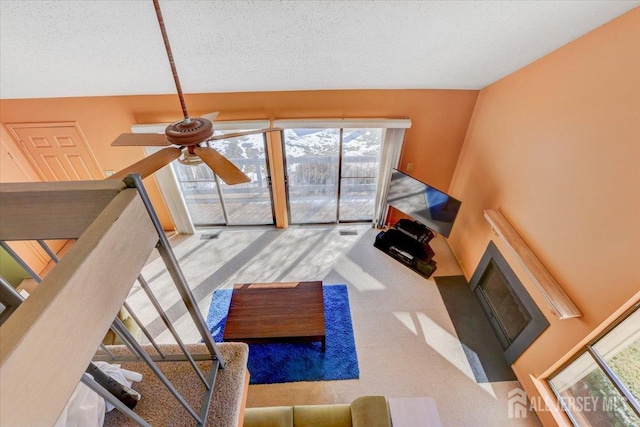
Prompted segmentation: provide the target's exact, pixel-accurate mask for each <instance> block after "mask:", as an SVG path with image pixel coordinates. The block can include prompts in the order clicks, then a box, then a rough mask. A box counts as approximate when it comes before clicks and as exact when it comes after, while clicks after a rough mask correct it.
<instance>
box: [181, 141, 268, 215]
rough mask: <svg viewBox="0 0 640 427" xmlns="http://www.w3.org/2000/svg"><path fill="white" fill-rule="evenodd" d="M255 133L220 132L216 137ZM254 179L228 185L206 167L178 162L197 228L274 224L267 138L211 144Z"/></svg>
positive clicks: (182, 187)
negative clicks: (231, 133) (228, 134)
mask: <svg viewBox="0 0 640 427" xmlns="http://www.w3.org/2000/svg"><path fill="white" fill-rule="evenodd" d="M242 130H251V129H235V130H226V131H216V132H215V135H222V134H225V133H230V132H238V131H242ZM209 146H210V147H212V148H215V149H216V150H218V151H219V152H220V153H221V154H223V155H224V156H225V157H226V158H228V159H229V160H231V162H232V163H233V164H235V165H236V166H238V167H239V168H240V169H241V170H242V171H243V172H244V173H245V174H247V175H248V176H249V177H250V178H251V182H248V183H246V184H239V185H227V184H225V183H224V182H223V181H222V180H221V179H220V178H218V176H216V174H214V173H213V171H212V170H211V169H209V167H208V166H207V165H205V164H200V165H198V166H190V165H189V166H187V165H183V164H180V163H178V162H174V165H175V171H176V176H177V178H178V184H179V186H180V190H181V191H182V194H183V197H184V199H185V201H186V204H187V209H188V211H189V214H190V215H191V219H192V221H193V223H194V225H195V226H213V225H260V224H273V223H274V219H273V203H272V197H271V185H270V182H271V179H270V176H269V168H268V167H267V153H266V141H265V137H264V135H263V134H256V135H246V136H243V137H239V138H230V139H223V140H218V141H212V142H209Z"/></svg>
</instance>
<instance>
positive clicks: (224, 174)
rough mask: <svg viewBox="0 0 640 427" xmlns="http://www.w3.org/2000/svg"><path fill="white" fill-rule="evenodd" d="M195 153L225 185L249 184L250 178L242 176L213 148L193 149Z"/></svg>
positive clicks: (235, 167)
mask: <svg viewBox="0 0 640 427" xmlns="http://www.w3.org/2000/svg"><path fill="white" fill-rule="evenodd" d="M193 152H194V153H196V154H197V155H198V156H199V157H200V158H201V159H202V161H203V162H205V163H206V164H207V166H209V167H210V168H211V169H212V170H213V171H214V172H215V173H216V175H218V176H219V177H220V178H221V179H222V180H223V181H224V182H225V183H227V184H229V185H235V184H242V183H243V182H251V178H249V177H248V176H247V175H245V174H244V172H242V171H241V170H240V169H238V167H237V166H236V165H234V164H233V163H231V162H230V161H229V160H228V159H227V158H226V157H224V156H223V155H222V154H220V153H218V152H217V151H216V150H214V149H213V148H209V147H195V148H194V149H193Z"/></svg>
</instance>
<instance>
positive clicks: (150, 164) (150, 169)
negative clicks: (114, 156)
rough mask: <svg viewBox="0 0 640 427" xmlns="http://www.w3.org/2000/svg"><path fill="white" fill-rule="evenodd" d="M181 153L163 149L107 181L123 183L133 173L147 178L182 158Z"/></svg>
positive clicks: (173, 149) (179, 150)
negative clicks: (113, 180) (112, 180)
mask: <svg viewBox="0 0 640 427" xmlns="http://www.w3.org/2000/svg"><path fill="white" fill-rule="evenodd" d="M181 152H182V150H181V149H179V148H175V147H169V148H163V149H162V150H160V151H158V152H157V153H153V154H152V155H150V156H148V157H145V158H144V159H142V160H140V161H139V162H136V163H134V164H132V165H131V166H129V167H126V168H124V169H122V170H121V171H119V172H116V173H115V174H113V175H111V176H110V177H108V178H107V179H115V180H118V181H121V180H123V179H124V178H125V177H126V176H127V175H129V174H132V173H139V174H140V176H142V178H146V177H148V176H149V175H151V174H152V173H154V172H156V171H157V170H158V169H160V168H162V167H163V166H166V165H168V164H169V163H171V162H172V161H173V160H175V159H177V158H178V157H180V153H181Z"/></svg>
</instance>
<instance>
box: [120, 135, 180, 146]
mask: <svg viewBox="0 0 640 427" xmlns="http://www.w3.org/2000/svg"><path fill="white" fill-rule="evenodd" d="M166 145H171V143H170V142H169V141H167V136H166V135H165V134H160V133H123V134H122V135H120V136H119V137H117V138H116V140H115V141H113V142H112V143H111V146H113V147H122V146H126V147H143V146H146V147H164V146H166Z"/></svg>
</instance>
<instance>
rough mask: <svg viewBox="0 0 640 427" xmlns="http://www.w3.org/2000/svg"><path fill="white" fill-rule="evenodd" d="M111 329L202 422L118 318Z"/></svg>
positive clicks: (190, 412)
mask: <svg viewBox="0 0 640 427" xmlns="http://www.w3.org/2000/svg"><path fill="white" fill-rule="evenodd" d="M113 329H114V332H115V331H118V333H119V335H120V336H121V337H122V338H124V339H125V340H127V341H129V345H131V347H133V348H134V351H135V354H136V355H138V357H140V358H142V360H144V362H145V363H146V364H147V366H149V368H150V369H151V370H152V371H153V373H154V374H156V376H157V377H158V378H159V379H160V381H162V383H163V384H164V385H165V386H166V387H167V389H168V390H169V391H170V392H171V394H173V396H174V397H175V398H176V399H177V400H178V402H180V404H181V405H182V406H183V407H184V409H186V410H187V412H189V414H190V415H191V416H192V417H193V418H194V419H195V420H196V421H197V422H199V423H202V419H201V418H200V416H199V415H198V414H197V413H196V411H194V410H193V408H192V407H191V406H190V405H189V404H188V403H187V401H186V400H185V399H184V398H183V397H182V395H181V394H180V393H179V392H178V390H176V388H175V387H174V386H173V384H172V383H171V381H169V379H168V378H167V377H166V376H165V375H164V374H163V373H162V371H161V370H160V369H159V368H158V365H156V364H155V363H154V362H153V360H151V358H150V357H149V355H148V354H147V353H146V352H145V351H144V349H143V348H142V347H141V346H140V344H138V342H137V341H136V340H135V338H133V336H131V334H130V333H129V331H128V330H127V328H126V327H125V326H124V324H123V323H122V321H121V320H120V319H118V318H116V319H115V321H114V322H113Z"/></svg>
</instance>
